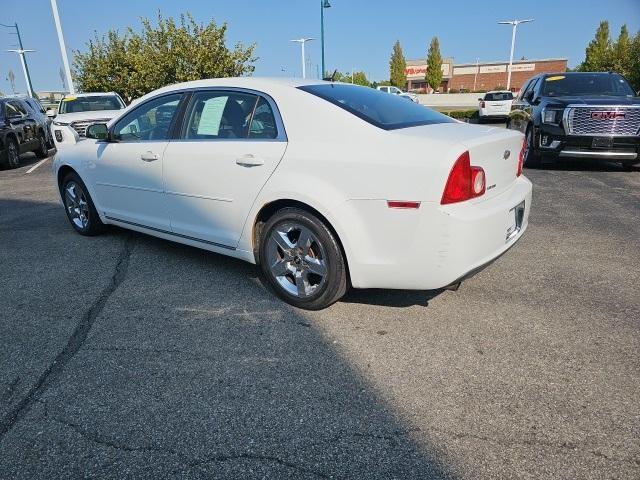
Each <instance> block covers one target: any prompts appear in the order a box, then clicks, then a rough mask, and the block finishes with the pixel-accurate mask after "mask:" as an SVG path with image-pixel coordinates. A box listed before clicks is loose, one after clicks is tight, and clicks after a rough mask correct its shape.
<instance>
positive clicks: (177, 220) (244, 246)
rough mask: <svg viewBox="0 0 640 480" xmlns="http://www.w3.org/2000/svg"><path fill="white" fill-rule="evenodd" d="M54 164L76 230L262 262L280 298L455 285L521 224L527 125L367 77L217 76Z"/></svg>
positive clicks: (105, 128) (527, 199) (319, 300)
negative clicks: (457, 113)
mask: <svg viewBox="0 0 640 480" xmlns="http://www.w3.org/2000/svg"><path fill="white" fill-rule="evenodd" d="M87 137H88V138H87V139H86V140H82V141H80V142H78V143H77V144H75V145H72V146H69V147H67V148H65V149H60V150H59V152H58V153H57V155H56V157H55V160H54V163H53V173H54V176H55V181H56V183H57V185H58V186H59V190H60V195H61V198H62V201H63V203H64V206H65V209H66V212H67V216H68V218H69V220H70V222H71V225H72V226H73V228H74V229H75V230H76V231H77V232H78V233H80V234H82V235H95V234H97V233H99V232H101V231H102V230H103V229H104V228H105V225H107V224H113V225H118V226H120V227H124V228H128V229H132V230H136V231H139V232H143V233H147V234H150V235H155V236H157V237H161V238H164V239H167V240H173V241H176V242H180V243H184V244H187V245H192V246H196V247H200V248H203V249H206V250H210V251H213V252H217V253H221V254H224V255H230V256H233V257H236V258H240V259H243V260H246V261H248V262H251V263H257V264H259V265H260V268H261V270H262V272H263V273H264V277H265V279H266V281H267V283H268V284H269V285H270V286H271V287H272V289H273V290H274V291H275V293H276V294H278V295H279V296H280V297H281V298H283V299H284V300H285V301H287V302H289V303H291V304H293V305H295V306H297V307H300V308H306V309H320V308H324V307H326V306H328V305H330V304H332V303H333V302H335V301H336V300H338V299H339V298H341V297H342V296H343V295H344V294H345V292H346V291H347V288H348V287H349V286H353V287H354V288H392V289H416V290H423V289H424V290H426V289H439V288H444V287H449V286H457V285H458V284H459V283H460V282H461V281H462V280H463V279H465V278H467V277H468V276H470V275H472V274H473V273H475V272H477V271H478V270H479V269H481V268H482V267H483V266H485V265H487V264H488V263H490V262H491V261H493V260H495V259H496V258H497V257H498V256H500V255H501V254H503V253H504V252H505V251H507V250H508V249H509V248H510V247H512V246H513V245H514V243H515V242H516V241H517V240H518V239H519V238H520V237H521V236H522V234H523V232H524V231H525V229H526V228H527V219H528V215H529V209H530V208H531V183H530V182H529V181H528V180H527V179H526V178H525V177H524V176H523V175H522V147H523V137H522V134H520V133H517V132H514V131H512V130H504V129H499V128H491V127H483V126H478V125H468V124H464V123H460V122H458V121H455V120H453V119H451V118H449V117H447V116H445V115H442V114H440V113H437V112H434V111H432V110H429V109H427V108H425V107H423V106H420V105H416V104H414V103H412V102H407V101H406V100H405V99H401V98H398V97H397V96H396V95H388V94H386V93H382V92H379V91H376V90H373V89H371V88H366V87H359V86H355V85H350V84H342V83H331V82H322V81H308V80H293V79H291V80H289V79H261V78H244V77H243V78H224V79H212V80H201V81H195V82H188V83H182V84H178V85H172V86H169V87H165V88H162V89H160V90H156V91H154V92H152V93H150V94H148V95H146V96H145V97H143V98H142V99H140V101H138V102H136V103H135V105H130V106H129V107H128V108H127V109H126V110H124V111H123V113H122V114H120V115H119V116H118V117H116V118H114V119H113V120H112V121H110V122H109V123H108V124H94V125H91V126H90V127H89V128H88V131H87Z"/></svg>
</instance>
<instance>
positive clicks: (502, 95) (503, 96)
mask: <svg viewBox="0 0 640 480" xmlns="http://www.w3.org/2000/svg"><path fill="white" fill-rule="evenodd" d="M484 99H485V100H487V101H490V102H498V101H500V100H513V93H511V92H493V93H487V94H485V96H484Z"/></svg>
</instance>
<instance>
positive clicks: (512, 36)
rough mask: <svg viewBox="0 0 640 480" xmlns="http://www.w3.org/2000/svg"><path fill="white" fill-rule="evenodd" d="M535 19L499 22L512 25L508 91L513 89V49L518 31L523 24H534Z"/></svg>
mask: <svg viewBox="0 0 640 480" xmlns="http://www.w3.org/2000/svg"><path fill="white" fill-rule="evenodd" d="M534 20H535V19H533V18H528V19H527V20H507V21H504V22H498V23H499V24H500V25H511V27H512V31H511V56H510V57H509V71H508V73H507V90H510V89H511V66H512V65H513V49H514V47H515V45H516V29H517V28H518V25H520V24H521V23H529V22H533V21H534Z"/></svg>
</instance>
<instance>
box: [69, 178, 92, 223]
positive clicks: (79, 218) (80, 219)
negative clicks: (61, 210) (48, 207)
mask: <svg viewBox="0 0 640 480" xmlns="http://www.w3.org/2000/svg"><path fill="white" fill-rule="evenodd" d="M64 203H65V206H66V207H67V213H68V215H69V218H70V219H71V221H72V222H73V224H74V225H75V226H76V227H78V228H79V229H81V230H85V229H86V228H87V227H88V226H89V204H88V203H87V197H86V195H85V193H84V190H83V189H82V187H81V186H80V185H78V184H77V183H76V182H69V183H67V185H66V187H65V190H64Z"/></svg>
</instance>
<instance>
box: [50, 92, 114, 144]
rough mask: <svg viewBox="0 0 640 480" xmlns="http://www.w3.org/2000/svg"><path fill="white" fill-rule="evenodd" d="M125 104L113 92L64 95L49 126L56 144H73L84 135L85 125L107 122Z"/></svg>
mask: <svg viewBox="0 0 640 480" xmlns="http://www.w3.org/2000/svg"><path fill="white" fill-rule="evenodd" d="M124 107H125V104H124V102H123V101H122V98H120V95H118V94H117V93H115V92H100V93H78V94H75V95H65V96H64V97H63V98H62V100H60V104H59V105H58V112H57V115H54V116H53V125H52V126H51V129H52V135H53V138H54V139H55V142H56V146H57V147H59V146H61V145H65V144H69V143H71V144H73V143H76V142H77V141H78V140H80V139H83V138H84V137H85V133H86V130H87V127H88V126H89V125H91V124H92V123H96V122H108V121H109V120H111V119H112V118H113V117H115V116H116V115H118V114H119V113H121V111H122V110H123V109H124Z"/></svg>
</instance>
